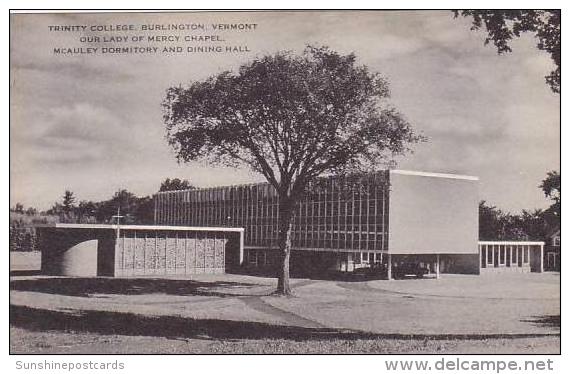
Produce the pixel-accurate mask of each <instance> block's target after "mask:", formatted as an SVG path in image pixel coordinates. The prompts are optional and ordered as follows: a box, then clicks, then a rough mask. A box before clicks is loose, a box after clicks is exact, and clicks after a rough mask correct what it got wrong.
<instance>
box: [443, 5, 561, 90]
mask: <svg viewBox="0 0 570 374" xmlns="http://www.w3.org/2000/svg"><path fill="white" fill-rule="evenodd" d="M454 13H455V18H457V17H459V16H460V15H461V16H463V17H472V18H473V22H472V24H471V30H479V29H481V28H482V27H485V29H486V30H487V33H488V36H487V38H486V39H485V45H487V44H489V43H490V42H493V44H494V45H495V47H497V52H498V53H499V54H502V53H508V52H511V51H512V49H511V47H510V45H509V44H510V42H511V41H512V39H513V38H514V37H517V38H518V37H520V36H521V33H524V32H531V33H534V34H535V37H536V38H537V39H538V44H537V47H538V49H540V50H542V51H546V52H547V53H549V54H550V57H551V58H552V61H553V62H554V64H555V65H556V68H555V69H554V70H553V71H552V72H551V73H550V74H549V75H548V76H546V77H545V79H546V84H548V85H549V86H550V88H551V89H552V91H553V92H556V93H560V20H561V17H560V10H557V9H555V10H516V9H507V10H461V11H459V10H454Z"/></svg>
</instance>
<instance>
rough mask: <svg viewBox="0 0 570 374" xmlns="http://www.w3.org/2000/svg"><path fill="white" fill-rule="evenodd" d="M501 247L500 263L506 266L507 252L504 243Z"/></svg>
mask: <svg viewBox="0 0 570 374" xmlns="http://www.w3.org/2000/svg"><path fill="white" fill-rule="evenodd" d="M499 249H500V254H499V265H502V266H504V265H505V257H506V256H505V252H506V248H505V246H504V245H502V246H500V247H499Z"/></svg>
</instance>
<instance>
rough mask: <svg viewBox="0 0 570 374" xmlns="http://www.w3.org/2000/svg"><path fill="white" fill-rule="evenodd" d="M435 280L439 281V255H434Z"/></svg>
mask: <svg viewBox="0 0 570 374" xmlns="http://www.w3.org/2000/svg"><path fill="white" fill-rule="evenodd" d="M435 279H439V254H437V255H435Z"/></svg>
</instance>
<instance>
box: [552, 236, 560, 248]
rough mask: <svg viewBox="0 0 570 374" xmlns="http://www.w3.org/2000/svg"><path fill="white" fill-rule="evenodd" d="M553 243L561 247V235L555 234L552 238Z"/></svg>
mask: <svg viewBox="0 0 570 374" xmlns="http://www.w3.org/2000/svg"><path fill="white" fill-rule="evenodd" d="M552 245H553V246H554V247H560V237H559V236H555V237H554V238H552Z"/></svg>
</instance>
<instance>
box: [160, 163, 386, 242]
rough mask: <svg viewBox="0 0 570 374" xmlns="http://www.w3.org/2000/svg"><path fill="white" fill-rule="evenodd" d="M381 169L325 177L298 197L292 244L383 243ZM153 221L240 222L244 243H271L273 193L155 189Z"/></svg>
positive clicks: (263, 189)
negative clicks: (350, 174)
mask: <svg viewBox="0 0 570 374" xmlns="http://www.w3.org/2000/svg"><path fill="white" fill-rule="evenodd" d="M387 210H388V185H387V182H386V178H385V173H378V174H369V175H365V176H362V177H360V178H352V179H350V180H349V179H346V178H344V179H343V178H328V179H323V180H321V181H319V183H317V184H314V185H313V189H312V190H309V192H308V193H306V194H305V196H304V198H303V199H302V200H301V201H300V202H299V203H298V205H297V209H296V214H295V217H294V220H293V225H292V227H293V235H292V240H293V245H294V246H296V247H306V248H309V247H310V248H323V247H327V248H335V249H374V250H377V249H384V248H386V246H387V237H386V235H383V233H384V232H385V231H387V226H388V214H387ZM155 221H156V223H157V224H167V225H190V226H232V227H244V228H245V242H246V245H256V246H275V245H276V244H277V233H278V227H279V217H278V198H277V196H276V194H275V191H274V189H273V187H271V186H270V185H268V184H257V185H246V186H237V187H235V186H234V187H225V188H214V189H207V190H188V191H175V192H168V193H159V194H157V195H156V196H155Z"/></svg>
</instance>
